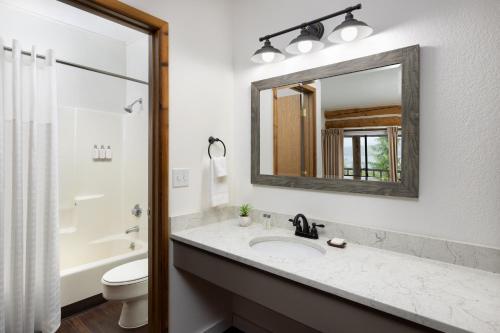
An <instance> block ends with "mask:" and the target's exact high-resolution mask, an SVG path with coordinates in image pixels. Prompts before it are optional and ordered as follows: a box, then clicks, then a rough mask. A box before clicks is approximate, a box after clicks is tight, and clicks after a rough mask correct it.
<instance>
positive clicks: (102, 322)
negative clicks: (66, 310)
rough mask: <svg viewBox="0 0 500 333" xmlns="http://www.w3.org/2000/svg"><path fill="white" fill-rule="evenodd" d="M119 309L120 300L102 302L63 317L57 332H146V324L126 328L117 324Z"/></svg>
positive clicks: (120, 307) (120, 308) (120, 305)
mask: <svg viewBox="0 0 500 333" xmlns="http://www.w3.org/2000/svg"><path fill="white" fill-rule="evenodd" d="M121 310H122V303H120V302H106V303H103V304H101V305H98V306H96V307H93V308H91V309H89V310H86V311H83V312H80V313H77V314H75V315H73V316H70V317H67V318H64V319H63V320H62V321H61V327H60V328H59V330H58V331H57V333H115V332H120V333H125V332H128V333H147V331H148V327H147V325H146V326H143V327H140V328H136V329H127V330H126V329H123V328H121V327H120V326H118V319H119V318H120V312H121Z"/></svg>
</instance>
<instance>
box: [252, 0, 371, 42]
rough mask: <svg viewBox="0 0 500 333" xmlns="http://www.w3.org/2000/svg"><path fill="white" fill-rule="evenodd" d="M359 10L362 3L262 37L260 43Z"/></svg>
mask: <svg viewBox="0 0 500 333" xmlns="http://www.w3.org/2000/svg"><path fill="white" fill-rule="evenodd" d="M358 9H361V4H360V3H358V4H357V5H356V6H351V7H347V8H346V9H343V10H339V11H338V12H335V13H332V14H330V15H326V16H323V17H320V18H317V19H315V20H312V21H309V22H305V23H302V24H299V25H296V26H294V27H291V28H288V29H285V30H281V31H278V32H275V33H273V34H270V35H266V36H264V37H260V38H259V42H263V41H265V40H269V39H271V38H274V37H277V36H280V35H284V34H286V33H288V32H291V31H294V30H297V29H302V28H305V27H307V26H310V25H312V24H315V23H319V22H321V21H325V20H328V19H331V18H333V17H336V16H340V15H343V14H347V13H350V12H352V11H355V10H358Z"/></svg>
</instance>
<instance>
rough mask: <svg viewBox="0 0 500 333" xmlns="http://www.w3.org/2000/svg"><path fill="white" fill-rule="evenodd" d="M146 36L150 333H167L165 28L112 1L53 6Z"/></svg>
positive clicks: (72, 1) (91, 0)
mask: <svg viewBox="0 0 500 333" xmlns="http://www.w3.org/2000/svg"><path fill="white" fill-rule="evenodd" d="M58 1H61V2H64V3H66V4H68V5H71V6H74V7H77V8H80V9H82V10H84V11H87V12H90V13H93V14H95V15H98V16H100V17H103V18H105V19H109V20H112V21H114V22H117V23H120V24H123V25H125V26H128V27H130V28H133V29H136V30H139V31H141V32H144V33H147V34H149V35H150V45H149V100H150V103H149V176H148V179H149V180H148V182H149V211H148V213H149V227H148V254H149V255H148V258H149V262H148V263H149V265H148V266H149V281H148V282H149V284H148V288H149V290H148V293H149V304H148V305H149V314H148V315H149V332H152V333H153V332H154V333H157V332H168V317H169V316H168V244H169V236H170V232H169V226H168V102H169V99H168V97H169V96H168V91H169V90H168V86H169V81H168V23H167V22H166V21H164V20H161V19H159V18H157V17H155V16H152V15H150V14H148V13H145V12H143V11H141V10H139V9H136V8H134V7H131V6H129V5H126V4H124V3H121V2H119V1H116V0H58Z"/></svg>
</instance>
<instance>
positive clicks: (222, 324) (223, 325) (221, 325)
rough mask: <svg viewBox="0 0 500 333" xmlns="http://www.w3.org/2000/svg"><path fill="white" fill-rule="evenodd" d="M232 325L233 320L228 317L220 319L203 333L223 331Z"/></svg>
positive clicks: (219, 332)
mask: <svg viewBox="0 0 500 333" xmlns="http://www.w3.org/2000/svg"><path fill="white" fill-rule="evenodd" d="M231 326H233V323H232V320H229V319H227V318H226V319H223V320H221V321H218V322H217V323H215V324H214V325H212V327H210V328H209V329H206V330H205V331H203V333H221V332H224V331H225V330H227V329H228V328H230V327H231Z"/></svg>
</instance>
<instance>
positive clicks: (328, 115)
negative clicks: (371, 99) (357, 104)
mask: <svg viewBox="0 0 500 333" xmlns="http://www.w3.org/2000/svg"><path fill="white" fill-rule="evenodd" d="M384 116H392V117H395V116H398V117H401V106H400V105H385V106H376V107H369V108H353V109H340V110H327V111H325V119H326V120H327V121H329V120H336V119H346V118H367V117H384Z"/></svg>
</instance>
